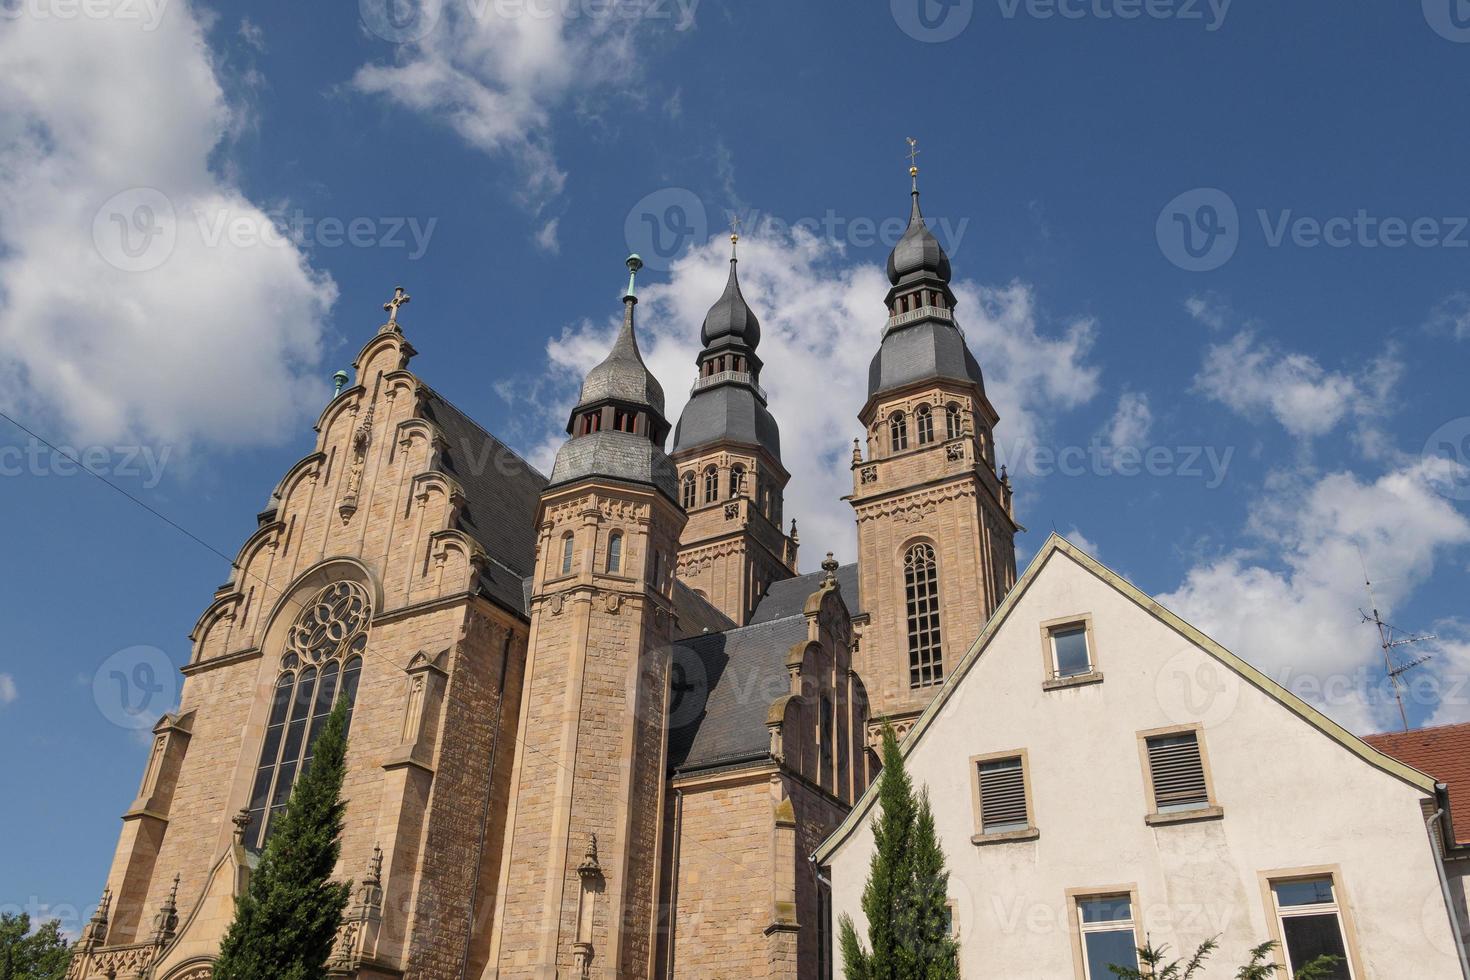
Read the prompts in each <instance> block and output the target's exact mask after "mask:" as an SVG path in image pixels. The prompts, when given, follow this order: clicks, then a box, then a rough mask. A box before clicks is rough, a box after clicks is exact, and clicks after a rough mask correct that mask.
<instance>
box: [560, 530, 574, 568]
mask: <svg viewBox="0 0 1470 980" xmlns="http://www.w3.org/2000/svg"><path fill="white" fill-rule="evenodd" d="M572 549H573V541H572V532H571V531H568V532H567V533H566V534H563V535H562V536H561V573H562V574H563V575H570V574H572Z"/></svg>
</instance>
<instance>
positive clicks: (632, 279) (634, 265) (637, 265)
mask: <svg viewBox="0 0 1470 980" xmlns="http://www.w3.org/2000/svg"><path fill="white" fill-rule="evenodd" d="M627 266H628V291H627V292H626V293H624V294H623V299H631V300H632V301H633V302H635V303H636V302H638V290H637V288H636V287H637V281H636V280H637V279H638V270H639V269H641V268H643V260H642V259H641V258H639V257H638V253H637V252H634V253H633V254H632V255H630V256H628V262H627Z"/></svg>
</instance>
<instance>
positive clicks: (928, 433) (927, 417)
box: [914, 405, 934, 446]
mask: <svg viewBox="0 0 1470 980" xmlns="http://www.w3.org/2000/svg"><path fill="white" fill-rule="evenodd" d="M914 428H915V429H916V430H917V432H918V435H919V445H921V446H927V445H929V443H931V442H933V441H934V413H933V412H932V411H930V410H929V406H928V405H920V406H919V407H918V409H917V410H916V411H915V412H914Z"/></svg>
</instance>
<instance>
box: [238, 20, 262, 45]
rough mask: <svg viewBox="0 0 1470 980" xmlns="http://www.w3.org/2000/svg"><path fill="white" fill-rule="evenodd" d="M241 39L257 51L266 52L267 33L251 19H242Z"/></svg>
mask: <svg viewBox="0 0 1470 980" xmlns="http://www.w3.org/2000/svg"><path fill="white" fill-rule="evenodd" d="M240 39H241V40H243V41H244V42H245V43H246V44H248V45H250V46H251V47H252V48H254V49H255V50H257V51H264V50H265V31H264V30H262V29H261V26H260V25H259V24H257V23H255V21H253V20H251V19H250V18H249V17H242V18H240Z"/></svg>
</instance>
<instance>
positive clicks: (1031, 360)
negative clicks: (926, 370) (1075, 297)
mask: <svg viewBox="0 0 1470 980" xmlns="http://www.w3.org/2000/svg"><path fill="white" fill-rule="evenodd" d="M740 255H741V261H740V282H741V287H742V290H743V292H744V294H745V297H746V300H747V301H748V302H749V303H750V305H751V307H752V308H753V309H754V310H755V311H756V314H757V316H759V317H760V320H761V327H762V336H761V344H760V355H761V358H762V360H763V361H764V362H765V369H764V371H763V372H762V375H761V384H762V386H763V387H764V388H765V389H766V391H767V393H768V394H769V396H770V406H771V411H772V412H773V413H774V415H775V416H776V420H777V422H778V423H779V424H780V426H781V443H782V448H783V462H784V463H785V465H786V467H787V468H788V469H789V470H790V471H791V475H792V476H791V483H790V484H789V486H788V487H787V492H786V514H787V515H788V516H791V517H795V518H796V519H797V520H798V522H799V523H800V526H801V538H802V542H803V548H802V553H803V555H804V556H805V559H806V563H807V564H808V566H811V567H814V566H815V565H816V563H817V562H819V561H820V559H821V556H822V555H823V554H824V553H825V552H827V551H829V550H830V551H834V552H836V553H837V554H838V555H839V556H845V558H846V559H847V560H851V558H852V556H853V553H854V544H855V543H854V540H853V533H854V532H853V517H852V513H851V511H850V510H849V509H848V508H847V506H846V504H843V503H842V502H841V500H840V498H841V497H842V496H843V495H844V494H848V493H851V492H852V476H851V473H850V471H849V469H848V464H849V460H850V458H851V452H852V440H853V438H855V437H859V436H861V435H862V427H861V426H860V425H859V423H858V421H857V413H858V410H859V409H860V408H861V407H862V405H863V402H864V400H865V399H866V397H867V376H868V370H867V369H868V362H869V361H870V360H871V359H872V357H873V355H874V354H875V353H876V352H877V350H878V344H879V341H880V340H881V338H882V329H883V324H884V310H883V297H884V295H885V293H886V292H887V290H888V281H887V279H886V278H885V277H884V275H883V272H882V270H881V269H880V268H879V267H878V266H875V265H866V264H856V263H853V262H850V261H848V260H847V259H846V258H845V256H844V254H843V252H842V249H841V246H839V245H835V244H833V243H831V242H828V241H825V240H822V239H818V238H816V237H813V236H812V235H810V234H808V233H806V232H805V231H803V230H800V229H798V230H797V231H796V232H795V233H794V234H793V236H791V237H781V238H774V237H769V236H766V235H758V236H749V237H746V238H743V239H742V240H741V243H740ZM728 271H729V253H728V245H726V244H725V243H724V240H723V239H721V238H716V239H713V240H711V241H710V242H709V243H707V244H706V245H705V246H704V247H702V248H698V249H695V250H693V251H692V252H691V253H690V254H688V255H687V256H685V257H684V258H682V259H680V260H679V261H678V262H676V263H675V265H674V267H673V268H672V270H671V271H670V281H669V282H668V283H653V284H649V285H646V286H642V287H640V294H641V296H642V301H641V302H640V303H639V305H638V322H639V341H640V344H641V346H642V350H643V354H644V359H645V360H646V361H647V363H648V365H649V368H650V369H651V370H652V371H653V372H654V374H655V375H656V376H657V377H658V378H659V380H660V381H661V382H662V384H663V387H664V391H665V392H666V394H667V398H668V406H667V411H668V416H669V420H670V421H671V422H675V421H677V419H678V416H679V413H680V411H681V410H682V408H683V406H684V403H685V402H686V401H687V400H688V392H689V386H690V385H691V384H692V383H693V381H694V376H695V375H694V372H695V366H694V360H695V357H696V355H697V354H698V352H699V326H700V324H701V323H702V322H703V320H704V316H705V313H706V312H707V311H708V310H709V307H710V306H711V305H712V304H713V303H714V302H715V300H716V299H718V298H719V295H720V293H721V291H722V290H723V289H724V285H725V279H726V276H727V275H728ZM617 275H618V270H617V268H616V267H612V268H609V269H608V272H607V277H608V282H609V287H610V288H609V290H608V294H609V300H608V308H609V312H608V316H607V317H606V318H605V319H603V320H601V321H598V322H583V323H580V324H576V325H573V326H570V327H568V328H566V329H565V330H564V331H563V332H562V334H561V336H560V337H558V338H556V339H555V340H553V341H552V342H551V343H549V344H548V345H547V354H548V359H549V365H548V372H547V375H546V376H545V377H544V378H542V379H540V384H539V386H538V388H537V390H538V391H539V392H541V394H542V398H543V411H544V417H545V419H546V421H547V423H548V424H547V429H546V430H545V431H546V432H547V433H548V435H547V437H546V438H545V439H544V440H543V441H542V442H540V444H539V446H538V447H537V448H536V449H535V450H534V451H533V452H532V453H531V456H532V458H533V461H534V462H535V463H536V464H537V465H538V466H540V467H541V468H543V469H547V468H549V466H550V462H551V460H552V458H553V457H554V456H555V453H556V449H557V447H559V446H560V445H561V443H562V441H563V440H564V439H565V436H564V435H563V434H562V432H561V426H562V425H563V424H564V423H565V421H566V417H567V414H568V412H569V411H570V409H571V405H572V402H573V401H574V400H575V398H576V394H577V388H578V384H579V383H580V380H581V378H582V376H583V374H585V373H586V371H587V370H588V369H589V368H591V367H592V366H593V365H595V364H596V363H598V362H599V361H600V360H601V359H602V358H603V357H604V356H605V355H606V353H607V350H608V348H609V346H610V345H611V343H612V338H613V335H614V331H615V329H616V324H617V322H618V321H619V317H620V311H619V307H618V305H617V302H616V298H615V296H616V294H615V291H614V288H613V287H614V285H615V284H616V282H617ZM954 288H955V292H956V294H957V296H958V299H959V303H960V305H959V307H958V312H957V314H956V315H957V318H958V320H959V321H960V323H961V324H962V326H963V327H964V329H965V332H966V335H967V337H968V341H969V344H970V348H971V350H972V351H973V352H974V353H975V355H976V357H977V358H978V359H979V360H980V363H981V366H982V368H983V369H984V371H985V384H986V390H987V393H988V394H989V396H990V398H991V400H992V401H993V402H994V403H995V405H996V408H997V411H999V412H1000V415H1001V419H1002V421H1001V427H1000V438H1001V445H1002V448H1003V449H1004V447H1005V446H1006V445H1010V444H1015V443H1017V442H1028V443H1035V442H1036V441H1037V440H1038V439H1039V438H1041V437H1042V436H1043V435H1044V433H1045V430H1046V425H1045V421H1044V420H1045V419H1046V418H1047V417H1049V416H1053V415H1055V414H1057V413H1059V412H1061V411H1065V410H1067V409H1069V408H1073V407H1076V406H1077V405H1080V404H1083V403H1084V402H1086V401H1087V400H1088V399H1090V398H1092V397H1093V395H1094V394H1095V393H1096V391H1097V388H1098V370H1097V369H1096V368H1095V367H1093V366H1091V365H1090V364H1088V363H1087V355H1088V352H1089V349H1090V347H1091V345H1092V340H1093V337H1094V334H1095V326H1094V324H1093V323H1092V322H1091V321H1089V320H1077V321H1074V322H1071V323H1068V324H1065V325H1063V326H1061V327H1060V328H1056V329H1053V328H1049V327H1045V326H1043V324H1042V323H1041V322H1040V319H1041V318H1040V316H1039V314H1038V313H1037V310H1036V302H1035V297H1034V295H1033V293H1032V291H1031V289H1030V288H1029V287H1028V286H1025V285H1023V284H1020V283H1011V284H1010V285H1007V286H1004V287H1001V288H987V287H982V286H979V285H977V284H975V283H973V282H968V281H966V282H959V283H956V284H955V287H954ZM548 389H549V390H551V391H554V392H555V395H554V397H552V398H551V399H550V402H551V403H550V404H546V403H545V401H544V399H545V392H546V391H547V390H548ZM553 427H554V428H553Z"/></svg>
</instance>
